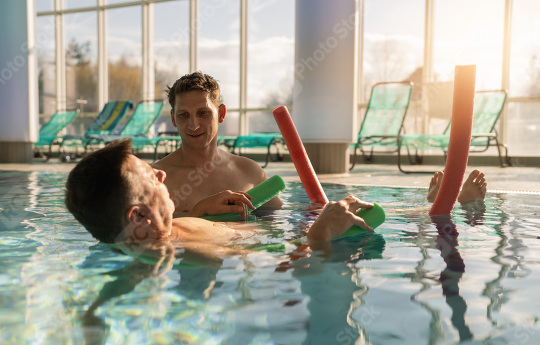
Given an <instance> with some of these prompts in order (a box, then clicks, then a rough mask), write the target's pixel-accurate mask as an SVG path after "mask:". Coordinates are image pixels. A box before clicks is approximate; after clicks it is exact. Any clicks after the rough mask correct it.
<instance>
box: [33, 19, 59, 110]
mask: <svg viewBox="0 0 540 345" xmlns="http://www.w3.org/2000/svg"><path fill="white" fill-rule="evenodd" d="M36 32H37V36H36V43H37V51H38V78H39V80H38V88H39V113H40V114H47V115H52V114H54V112H55V111H56V51H55V45H54V34H55V30H54V17H53V16H43V17H38V18H37V19H36Z"/></svg>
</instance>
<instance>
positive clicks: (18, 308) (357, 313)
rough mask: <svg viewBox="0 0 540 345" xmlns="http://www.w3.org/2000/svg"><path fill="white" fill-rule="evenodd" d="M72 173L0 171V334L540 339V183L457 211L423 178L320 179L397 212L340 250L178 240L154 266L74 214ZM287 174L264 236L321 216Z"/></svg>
mask: <svg viewBox="0 0 540 345" xmlns="http://www.w3.org/2000/svg"><path fill="white" fill-rule="evenodd" d="M66 177H67V175H66V174H64V173H43V172H31V173H24V172H0V344H83V343H86V344H325V345H327V344H328V345H332V344H385V345H386V344H456V343H460V342H461V343H463V344H538V343H540V340H539V339H540V298H539V293H538V292H539V291H540V196H539V195H534V194H508V193H488V195H487V198H486V201H485V203H484V204H482V203H479V204H477V205H475V208H462V207H461V206H460V205H459V204H458V205H456V207H455V209H454V211H453V213H452V221H453V224H455V227H454V226H451V225H449V224H450V223H448V221H447V220H446V222H445V223H435V222H434V221H435V220H434V219H430V218H429V217H428V216H427V212H428V210H429V204H428V203H427V202H426V201H425V193H426V190H425V189H407V188H388V187H362V186H350V185H336V184H325V185H323V187H324V189H325V192H326V194H327V196H328V197H329V199H330V200H338V199H341V198H342V197H344V196H346V195H348V194H355V195H357V196H359V197H361V198H362V199H364V200H369V201H376V202H377V203H379V204H380V205H381V206H382V207H383V208H385V210H386V215H387V220H386V222H385V223H384V224H383V225H382V226H381V227H379V228H378V229H377V230H376V232H375V233H374V234H369V235H364V236H356V237H352V238H348V239H343V240H337V241H334V242H333V243H332V253H322V252H312V253H310V255H306V254H305V253H304V255H302V254H300V253H295V252H294V250H295V246H294V245H290V244H287V245H286V251H285V252H279V251H277V252H264V251H263V252H257V253H253V254H249V255H247V256H238V255H233V256H229V257H225V258H224V259H223V261H222V262H221V263H216V262H208V263H201V264H199V265H198V266H194V265H187V264H182V262H183V261H184V260H187V259H186V258H185V257H183V255H182V250H179V252H178V253H179V254H178V258H177V259H176V261H175V265H174V267H173V268H172V269H171V270H169V271H162V274H161V275H157V274H152V270H151V269H150V268H149V266H148V265H146V264H143V263H141V262H139V261H138V260H134V259H133V258H132V257H130V256H127V255H123V254H119V253H117V252H115V251H113V250H111V248H110V247H108V246H106V245H103V244H100V243H97V242H96V241H95V240H94V239H93V238H92V237H91V236H90V235H89V234H88V233H87V232H86V230H85V229H84V228H83V227H82V226H80V225H79V224H78V223H77V221H75V220H74V219H73V217H72V216H71V215H70V214H69V213H68V211H67V210H66V209H65V207H64V205H63V186H64V183H65V179H66ZM426 182H427V181H426ZM287 188H288V189H287V191H285V192H284V193H283V194H282V199H283V200H284V201H285V206H284V208H283V209H282V210H278V211H275V212H267V213H264V214H263V213H259V214H258V218H257V221H256V222H255V223H254V224H255V227H256V228H257V230H256V235H255V238H256V240H257V241H260V242H262V243H267V244H271V243H284V242H286V239H291V238H295V237H298V236H300V235H301V234H302V229H304V228H305V226H306V224H308V223H309V222H310V221H312V220H313V219H315V217H316V212H313V211H307V208H308V204H309V202H308V199H307V196H306V195H305V192H304V191H303V189H302V186H301V184H299V183H288V184H287ZM469 206H470V205H469ZM251 240H253V239H251Z"/></svg>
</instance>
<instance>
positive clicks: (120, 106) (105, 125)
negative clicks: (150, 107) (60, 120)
mask: <svg viewBox="0 0 540 345" xmlns="http://www.w3.org/2000/svg"><path fill="white" fill-rule="evenodd" d="M131 108H133V103H132V102H131V101H110V102H107V103H106V104H105V105H104V106H103V109H102V110H101V112H100V113H99V114H98V116H97V117H96V118H95V119H94V121H92V123H91V124H90V126H89V127H88V130H87V131H86V133H85V134H84V135H83V136H72V135H65V136H63V137H62V138H61V140H60V142H59V144H58V145H59V149H58V150H59V152H60V151H62V152H61V156H63V157H67V156H68V154H67V152H65V151H64V148H65V147H76V148H77V149H78V148H79V147H82V148H83V149H85V150H86V147H87V145H88V144H89V141H90V140H91V137H92V136H95V135H97V136H99V135H109V134H112V133H113V131H114V130H115V128H116V126H118V124H119V123H120V122H121V121H122V120H123V119H124V116H125V115H126V114H127V111H128V109H131ZM62 160H67V159H65V158H64V159H62Z"/></svg>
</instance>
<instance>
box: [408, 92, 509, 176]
mask: <svg viewBox="0 0 540 345" xmlns="http://www.w3.org/2000/svg"><path fill="white" fill-rule="evenodd" d="M506 96H507V93H506V91H505V90H494V91H477V92H476V93H475V96H474V110H473V126H472V131H471V149H470V152H485V151H486V150H487V149H488V148H489V147H490V146H495V147H496V148H497V151H498V154H499V163H500V165H501V167H505V166H510V165H512V162H511V158H510V157H509V156H508V148H507V147H506V145H504V144H503V143H501V142H500V140H499V136H498V133H497V129H496V128H495V125H496V124H497V121H498V120H499V117H500V116H501V113H502V111H503V109H504V105H505V102H506ZM450 125H451V124H450V123H448V125H447V126H446V129H445V131H444V133H443V134H435V135H428V134H425V135H423V134H418V135H412V134H406V135H404V136H402V138H401V142H400V150H399V151H398V167H399V170H400V171H401V172H404V173H410V172H419V171H405V170H403V168H402V166H401V148H403V147H405V149H406V150H407V155H408V158H409V162H410V163H411V164H412V165H414V164H420V163H422V156H421V155H420V154H419V153H418V151H420V150H425V149H430V148H438V149H441V150H443V152H444V155H445V157H446V155H447V152H448V144H449V141H450V128H451V126H450ZM412 150H414V151H415V153H414V156H413V155H411V151H412ZM502 150H504V157H503V153H502ZM422 172H426V173H428V172H429V173H431V171H422Z"/></svg>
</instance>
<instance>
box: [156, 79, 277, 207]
mask: <svg viewBox="0 0 540 345" xmlns="http://www.w3.org/2000/svg"><path fill="white" fill-rule="evenodd" d="M167 94H168V99H169V103H170V105H171V121H172V124H173V125H174V126H175V127H176V128H177V130H178V133H179V134H180V137H181V138H182V145H181V146H180V148H178V150H176V151H174V152H173V153H171V154H170V155H168V156H167V157H165V158H163V159H162V160H160V161H158V162H156V163H154V164H153V166H154V167H155V168H156V169H160V170H163V171H165V172H166V173H167V176H168V178H167V181H166V182H165V184H166V185H167V187H168V188H169V191H170V193H171V198H172V199H173V201H174V203H175V211H176V213H175V214H176V215H186V214H188V213H189V212H190V211H191V210H192V208H193V207H194V206H195V205H196V204H197V202H199V201H200V200H202V199H204V198H206V197H208V196H210V195H213V194H216V193H218V192H220V191H223V190H236V191H243V192H245V191H247V190H249V189H251V188H252V187H254V186H256V185H258V184H259V183H261V182H263V181H264V180H266V179H267V178H268V176H267V175H266V173H265V172H264V170H263V169H262V168H261V166H260V165H259V164H257V163H256V162H254V161H253V160H251V159H249V158H246V157H241V156H237V155H234V154H231V153H229V152H227V151H225V150H222V149H220V148H218V147H217V133H218V126H219V124H220V123H223V121H224V119H225V115H226V112H227V109H226V107H225V104H222V103H221V94H220V89H219V84H218V83H217V81H216V80H215V79H214V78H212V77H211V76H209V75H207V74H203V73H201V72H194V73H191V74H187V75H184V76H183V77H181V78H180V79H178V80H177V81H176V82H175V83H174V84H173V86H171V87H169V88H168V90H167ZM282 204H283V203H282V202H281V200H280V199H279V197H276V198H274V199H272V200H270V201H269V202H268V203H267V204H266V206H269V207H272V208H280V207H281V206H282Z"/></svg>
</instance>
